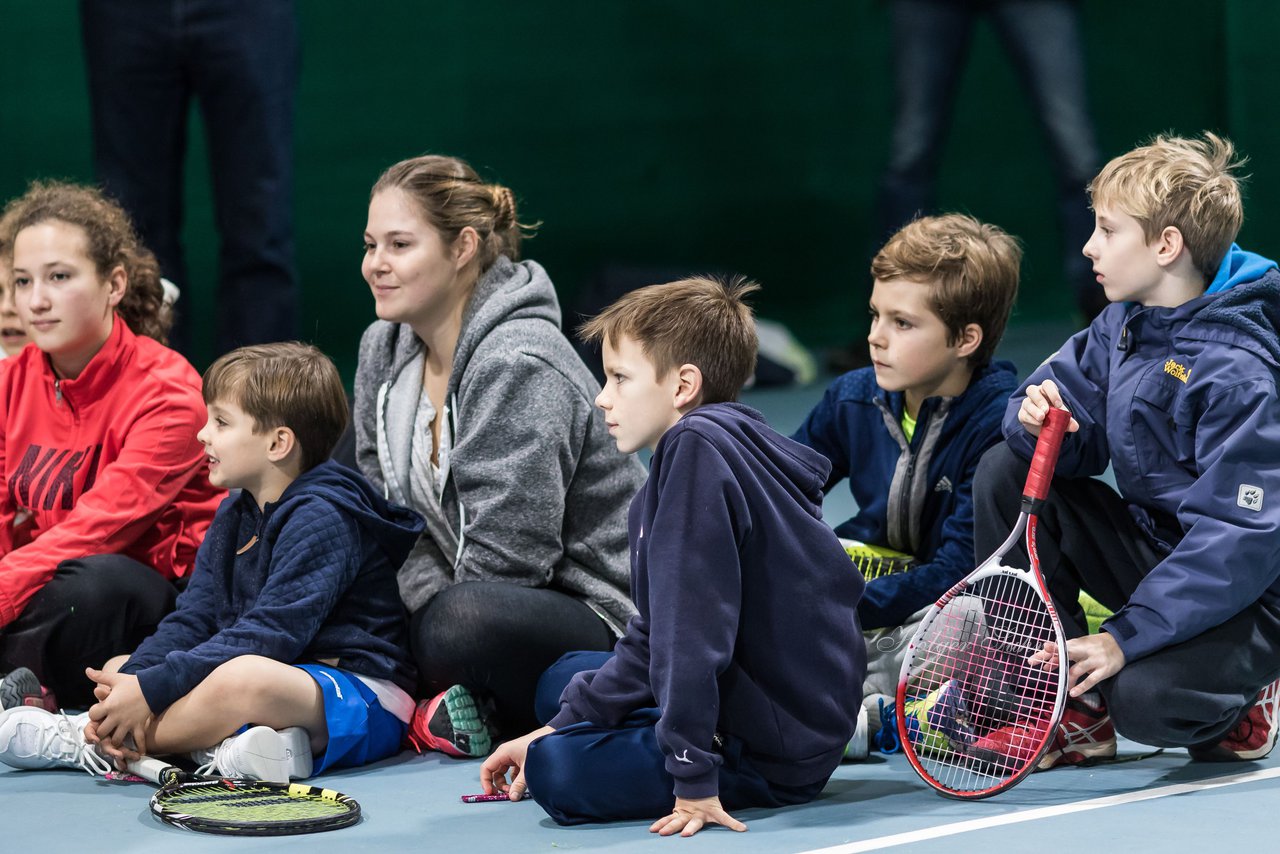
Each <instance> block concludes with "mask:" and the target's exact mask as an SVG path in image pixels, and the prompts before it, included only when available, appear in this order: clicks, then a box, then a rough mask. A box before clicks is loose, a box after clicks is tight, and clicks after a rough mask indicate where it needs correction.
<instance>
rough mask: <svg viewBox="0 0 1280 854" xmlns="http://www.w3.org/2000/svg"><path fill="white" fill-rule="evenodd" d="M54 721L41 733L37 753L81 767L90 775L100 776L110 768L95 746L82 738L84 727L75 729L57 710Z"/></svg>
mask: <svg viewBox="0 0 1280 854" xmlns="http://www.w3.org/2000/svg"><path fill="white" fill-rule="evenodd" d="M56 723H57V726H55V727H51V728H48V729H46V730H45V731H44V733H43V734H42V735H41V739H40V744H39V755H41V756H48V757H51V758H55V759H57V760H58V761H59V762H61V763H62V764H64V765H74V766H76V767H78V768H82V769H84V770H85V771H86V772H87V773H88V774H89V775H90V776H102V775H105V774H106V773H107V772H109V771H110V770H111V763H110V762H108V761H107V760H106V759H104V758H103V757H102V756H101V755H99V753H98V751H97V748H96V746H95V745H92V744H90V743H89V742H87V741H85V740H84V728H83V727H81V728H79V729H77V728H76V725H75V723H74V722H73V721H72V720H71V718H69V717H67V713H66V712H64V711H62V710H59V711H58V720H57V722H56Z"/></svg>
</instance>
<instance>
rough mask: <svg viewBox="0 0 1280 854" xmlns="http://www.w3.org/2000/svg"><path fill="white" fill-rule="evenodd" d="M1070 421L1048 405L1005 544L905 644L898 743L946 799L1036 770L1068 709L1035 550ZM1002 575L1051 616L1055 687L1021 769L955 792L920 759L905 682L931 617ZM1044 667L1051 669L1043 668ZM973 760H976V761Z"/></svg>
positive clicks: (1056, 631) (982, 793)
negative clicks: (1018, 555)
mask: <svg viewBox="0 0 1280 854" xmlns="http://www.w3.org/2000/svg"><path fill="white" fill-rule="evenodd" d="M1070 419H1071V415H1070V413H1068V412H1067V411H1066V410H1064V409H1056V408H1054V409H1050V410H1049V413H1048V415H1047V416H1046V418H1045V423H1044V427H1043V428H1042V430H1041V434H1040V438H1039V440H1038V441H1037V443H1036V450H1035V455H1034V457H1033V459H1032V462H1031V465H1030V467H1029V469H1028V472H1027V482H1026V486H1025V488H1024V489H1023V495H1022V506H1021V512H1020V513H1019V514H1018V519H1017V521H1016V522H1015V523H1014V525H1013V529H1012V530H1011V531H1010V532H1009V536H1007V537H1006V538H1005V540H1004V542H1003V543H1001V544H1000V546H999V547H998V548H997V549H996V550H995V551H994V552H993V553H992V554H991V556H990V557H988V558H987V559H986V560H984V561H983V562H982V563H981V564H979V565H978V567H977V568H976V569H975V570H974V571H973V572H971V573H969V574H968V575H966V576H965V577H964V578H962V579H961V580H960V581H958V582H956V584H955V585H953V586H952V587H951V589H950V590H948V591H947V592H946V593H944V594H943V595H942V596H941V597H940V598H939V599H938V601H937V602H936V603H934V605H933V606H932V607H931V608H930V609H929V610H928V611H927V612H926V613H925V616H924V618H923V619H922V620H921V622H920V626H919V628H918V629H917V630H916V633H915V635H914V637H912V639H911V642H910V644H908V646H907V652H906V657H905V658H904V659H903V662H902V670H901V671H900V673H899V676H898V691H897V697H896V702H897V710H898V713H897V715H896V718H897V727H898V738H899V740H900V743H901V744H902V752H903V754H904V755H906V757H907V761H908V762H910V763H911V767H912V768H913V769H915V772H916V773H917V774H918V775H919V776H920V779H922V780H923V781H924V782H925V783H927V784H928V785H929V786H931V787H932V788H933V789H935V790H936V791H938V792H939V793H940V794H943V795H946V796H947V797H952V798H958V799H960V800H981V799H983V798H989V797H991V796H992V795H998V794H1000V793H1001V792H1004V791H1007V790H1009V789H1011V788H1013V787H1014V786H1016V785H1017V784H1018V783H1020V782H1021V781H1022V780H1024V779H1025V778H1026V777H1027V775H1028V774H1030V773H1031V772H1032V771H1034V770H1035V768H1036V765H1037V763H1039V761H1040V759H1041V758H1042V757H1043V756H1044V754H1045V752H1046V751H1047V750H1048V749H1049V745H1050V744H1051V743H1052V742H1053V738H1054V735H1055V734H1056V733H1057V731H1058V725H1059V724H1060V723H1061V722H1062V715H1063V712H1064V711H1065V709H1066V705H1067V703H1066V700H1067V687H1068V679H1069V674H1068V661H1067V657H1066V641H1065V638H1066V635H1065V634H1064V632H1063V630H1062V621H1061V619H1060V618H1059V617H1058V610H1057V608H1055V607H1054V604H1053V597H1052V596H1050V595H1049V591H1048V587H1047V585H1046V584H1045V580H1044V575H1043V573H1042V572H1041V570H1040V555H1039V553H1038V552H1037V550H1036V515H1037V513H1038V512H1039V510H1040V507H1041V506H1042V505H1043V503H1044V500H1045V498H1047V497H1048V494H1049V485H1050V483H1051V481H1052V479H1053V470H1054V466H1055V465H1056V463H1057V459H1058V453H1059V450H1060V448H1061V445H1062V439H1063V437H1064V435H1065V433H1066V427H1067V424H1068V422H1069V421H1070ZM1019 540H1024V541H1025V544H1026V549H1027V555H1028V556H1029V558H1030V568H1029V569H1025V570H1024V569H1017V568H1014V567H1008V566H1004V565H1003V564H1002V563H1001V562H1000V559H1001V558H1002V557H1004V556H1005V555H1006V554H1008V553H1009V552H1010V551H1011V550H1012V549H1013V548H1014V546H1015V545H1016V544H1017V543H1018V541H1019ZM997 575H1002V576H1005V577H1007V578H1010V579H1016V580H1018V581H1020V582H1022V583H1024V584H1026V585H1027V586H1028V587H1030V588H1031V589H1032V590H1033V591H1034V592H1035V595H1036V597H1037V598H1038V599H1039V600H1040V601H1041V602H1042V603H1043V604H1044V606H1045V611H1046V612H1047V614H1048V616H1049V622H1050V625H1051V627H1052V633H1053V637H1054V640H1055V644H1056V647H1057V656H1056V657H1057V662H1056V669H1055V672H1056V674H1057V683H1058V684H1057V690H1056V694H1055V697H1054V703H1053V708H1052V709H1051V710H1050V715H1049V719H1048V721H1049V723H1048V726H1047V727H1046V728H1045V731H1044V736H1043V737H1042V738H1041V741H1040V743H1039V745H1037V747H1036V750H1035V752H1034V754H1033V755H1031V757H1030V758H1029V759H1027V760H1026V761H1024V763H1023V764H1022V767H1021V768H1020V769H1019V770H1018V771H1017V772H1015V773H1014V774H1013V775H1011V776H1009V777H1007V778H1004V779H1002V780H1000V781H999V782H998V783H996V784H994V785H992V786H988V787H986V788H983V789H971V790H970V789H966V790H958V789H956V788H954V787H951V786H948V785H947V784H945V783H943V782H941V781H939V780H937V779H936V778H935V777H934V776H933V775H932V774H931V773H929V772H928V771H927V770H926V768H925V764H924V762H923V761H922V760H921V758H920V757H919V756H918V755H917V753H916V750H915V747H914V742H913V741H912V739H911V736H910V733H909V732H908V729H907V721H906V714H905V713H904V712H905V709H906V703H907V696H906V694H907V686H908V684H909V682H910V679H911V675H912V664H913V663H916V662H915V654H916V650H917V648H918V647H919V646H920V642H921V640H923V639H924V638H925V637H926V636H927V634H928V632H929V629H930V627H931V626H932V625H933V623H934V621H935V620H936V619H937V618H938V617H939V616H941V615H942V613H943V612H944V610H945V609H946V607H947V606H948V605H950V604H951V603H952V602H953V601H955V600H956V599H957V598H959V597H961V596H964V595H965V591H967V590H969V589H970V588H971V587H972V586H973V585H974V584H976V583H977V582H978V581H981V580H983V579H986V578H991V577H994V576H997ZM1045 669H1046V670H1048V669H1049V668H1045ZM975 761H976V760H975Z"/></svg>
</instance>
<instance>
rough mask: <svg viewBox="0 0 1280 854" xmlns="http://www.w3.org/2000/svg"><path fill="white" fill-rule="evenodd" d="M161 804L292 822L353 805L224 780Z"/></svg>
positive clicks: (204, 813) (216, 816) (225, 816)
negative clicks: (227, 783)
mask: <svg viewBox="0 0 1280 854" xmlns="http://www.w3.org/2000/svg"><path fill="white" fill-rule="evenodd" d="M160 803H161V806H162V807H163V808H164V809H165V810H167V811H171V812H178V813H181V814H182V815H183V816H184V817H189V818H192V817H194V818H202V819H210V820H216V821H230V822H261V821H292V820H304V819H314V818H318V817H324V816H335V815H342V814H344V813H347V812H349V811H350V807H349V806H348V805H347V804H345V803H343V802H342V801H339V800H333V799H327V798H322V797H320V796H318V795H296V794H290V793H289V792H288V791H287V790H281V789H275V788H260V787H252V786H250V787H237V788H235V789H231V788H228V787H226V786H224V785H222V784H221V783H210V784H206V785H197V786H190V787H187V788H182V789H178V790H177V791H175V792H172V793H170V794H168V795H166V796H164V797H163V798H162V799H161V801H160Z"/></svg>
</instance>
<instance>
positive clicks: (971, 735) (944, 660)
mask: <svg viewBox="0 0 1280 854" xmlns="http://www.w3.org/2000/svg"><path fill="white" fill-rule="evenodd" d="M1055 638H1056V634H1055V631H1054V627H1053V621H1052V618H1051V617H1050V616H1049V612H1048V609H1047V607H1046V605H1045V603H1044V601H1043V600H1042V599H1041V598H1040V596H1039V595H1038V593H1037V591H1036V590H1035V589H1034V588H1033V587H1032V586H1031V584H1029V583H1028V582H1027V581H1026V580H1025V578H1024V577H1022V576H1019V575H1012V574H1006V573H999V574H996V575H992V576H987V577H985V578H982V579H979V580H978V581H976V582H975V583H974V584H972V585H971V586H970V587H969V588H967V589H966V590H965V591H964V593H963V594H962V595H960V596H957V597H956V598H954V599H953V600H952V601H951V602H950V603H949V604H948V605H947V606H946V608H944V609H943V611H942V612H941V613H939V614H938V615H937V616H936V617H935V618H934V620H933V621H932V622H931V623H930V625H929V626H928V629H927V630H926V631H925V632H923V633H922V634H921V636H920V637H918V638H917V639H916V641H915V644H914V646H913V650H912V655H911V661H910V664H909V667H908V670H909V675H908V679H907V684H906V686H905V692H904V700H905V702H904V704H903V709H902V710H901V713H900V714H901V715H902V721H903V723H904V726H905V729H906V731H907V732H906V734H907V737H908V740H909V741H910V743H911V747H912V750H913V752H914V754H915V756H916V758H917V759H918V760H919V762H920V764H921V766H922V770H923V771H924V773H925V774H926V775H928V776H929V777H931V778H932V780H933V781H934V782H935V783H936V784H938V785H939V786H940V787H941V788H943V789H945V790H947V791H951V792H955V793H976V792H982V791H985V790H988V789H991V788H993V787H995V786H997V785H1000V784H1001V783H1002V782H1004V781H1006V780H1009V779H1011V778H1013V777H1015V776H1020V775H1021V774H1022V773H1023V772H1024V771H1025V770H1026V769H1027V768H1028V766H1029V765H1030V763H1031V762H1033V761H1034V760H1035V759H1037V758H1038V756H1039V754H1040V752H1041V748H1042V747H1043V746H1044V745H1045V743H1046V742H1047V740H1048V738H1049V736H1050V735H1051V732H1050V725H1051V722H1052V713H1053V709H1054V708H1055V706H1056V704H1057V699H1058V697H1059V696H1060V693H1059V686H1060V682H1061V680H1060V675H1059V673H1058V672H1057V670H1056V669H1047V668H1045V667H1043V666H1041V665H1040V664H1038V663H1033V662H1031V661H1030V660H1029V659H1030V657H1031V656H1032V655H1033V654H1035V653H1036V652H1039V651H1041V650H1043V649H1044V646H1045V643H1046V642H1049V641H1053V640H1054V639H1055Z"/></svg>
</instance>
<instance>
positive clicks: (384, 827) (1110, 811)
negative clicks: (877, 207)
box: [0, 325, 1280, 854]
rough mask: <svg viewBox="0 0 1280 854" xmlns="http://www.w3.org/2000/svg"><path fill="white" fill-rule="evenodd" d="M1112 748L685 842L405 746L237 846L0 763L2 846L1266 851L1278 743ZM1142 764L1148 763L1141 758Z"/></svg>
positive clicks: (1043, 331) (1025, 366) (1015, 351)
mask: <svg viewBox="0 0 1280 854" xmlns="http://www.w3.org/2000/svg"><path fill="white" fill-rule="evenodd" d="M1069 332H1070V328H1069V327H1067V326H1066V325H1062V326H1051V327H1046V326H1024V327H1015V328H1014V329H1012V330H1010V333H1009V335H1008V336H1007V338H1006V341H1005V344H1004V345H1003V346H1002V348H1001V356H1002V357H1005V358H1011V359H1013V360H1014V361H1015V362H1016V363H1017V365H1018V367H1019V369H1020V371H1021V373H1022V374H1024V375H1025V374H1026V373H1028V372H1029V371H1030V370H1031V369H1032V368H1034V367H1035V365H1036V364H1038V363H1039V361H1040V360H1041V359H1043V358H1044V357H1045V356H1046V355H1048V353H1049V351H1050V350H1052V349H1053V348H1054V347H1056V346H1057V345H1058V344H1059V343H1061V342H1062V341H1063V340H1064V339H1065V338H1066V336H1067V335H1068V334H1069ZM822 387H823V386H822V384H821V383H820V384H817V385H814V386H811V387H808V388H803V389H786V390H782V391H772V390H766V391H759V392H753V393H750V394H749V395H747V396H746V397H745V401H746V402H747V403H749V404H751V405H753V406H756V407H758V408H759V409H760V410H761V411H762V412H764V414H765V416H766V417H768V418H769V420H770V422H771V423H772V424H773V425H774V426H775V427H776V428H777V429H779V430H780V431H782V432H790V431H791V430H792V429H794V428H795V427H796V426H797V425H798V424H799V422H800V420H801V418H803V416H804V414H805V412H807V410H808V408H809V407H810V406H812V404H813V403H814V402H815V401H816V400H817V399H818V398H819V397H820V395H821V393H822ZM853 509H854V508H853V505H852V503H851V499H850V498H849V497H848V493H847V491H845V490H844V489H843V487H840V488H837V490H836V491H835V492H834V493H833V495H831V496H829V497H828V500H827V506H826V515H827V518H828V520H829V521H831V522H832V524H835V523H837V522H840V521H843V520H844V519H846V518H848V516H849V515H850V514H851V513H852V511H853ZM1149 753H1151V750H1150V748H1145V747H1142V746H1140V745H1136V744H1132V743H1128V742H1121V745H1120V754H1121V756H1120V758H1121V759H1126V760H1131V761H1122V762H1117V763H1114V764H1107V765H1099V766H1095V767H1093V768H1063V769H1055V770H1053V771H1049V772H1045V773H1040V774H1035V775H1033V776H1031V777H1030V778H1028V779H1027V780H1026V781H1025V782H1023V783H1022V784H1021V785H1019V786H1018V787H1017V788H1015V789H1013V790H1012V791H1010V792H1007V793H1005V794H1004V795H999V796H997V797H995V798H992V799H989V800H985V801H979V802H962V801H956V800H951V799H947V798H943V797H941V796H939V795H937V794H935V793H934V792H933V791H932V790H930V789H928V788H927V787H926V786H925V785H924V784H923V783H921V782H920V781H919V779H918V778H917V777H916V776H915V773H914V772H913V771H912V770H911V768H910V766H909V765H908V764H907V762H906V760H905V759H904V758H903V757H902V756H901V755H898V756H892V757H880V756H873V757H872V758H871V759H870V760H869V761H867V762H864V763H858V764H846V765H843V766H841V767H840V769H839V770H837V771H836V774H835V776H834V777H833V778H832V780H831V782H830V784H829V785H828V786H827V789H826V791H825V792H824V793H823V795H822V796H821V797H820V798H819V799H817V800H816V801H814V802H813V803H811V804H806V805H804V806H800V807H792V808H787V809H782V810H776V811H767V810H755V811H746V812H743V813H740V814H738V818H740V819H742V820H743V821H745V822H746V823H747V825H748V827H749V830H748V831H747V832H746V833H744V834H735V833H731V832H729V831H725V830H723V829H719V828H712V829H710V830H706V831H703V832H702V833H700V834H698V835H697V836H695V837H693V838H692V839H678V838H676V839H660V838H658V837H656V836H654V835H651V834H649V833H648V832H647V827H648V823H647V822H635V823H623V824H612V825H605V826H586V827H576V828H561V827H557V826H556V825H555V824H554V823H553V822H552V821H551V820H550V819H549V818H547V817H546V815H545V814H543V812H542V811H541V810H540V809H539V808H538V807H537V805H536V804H534V803H533V802H531V801H526V802H523V803H520V804H510V803H487V804H463V803H461V802H460V801H459V800H458V798H459V796H460V795H463V794H469V793H473V792H477V791H479V785H478V783H477V780H478V775H479V763H478V762H462V761H457V760H452V759H446V758H444V757H442V756H440V755H439V754H424V755H421V756H418V755H415V754H412V753H408V752H405V753H401V754H400V755H399V756H396V757H393V758H392V759H389V760H386V761H384V762H381V763H378V764H377V765H373V766H369V767H366V768H362V769H359V770H355V771H339V772H335V773H332V774H328V775H325V776H324V777H323V778H321V779H322V780H323V782H324V785H326V786H328V787H330V788H334V789H337V790H339V791H342V792H345V793H346V794H348V795H351V796H352V797H354V798H356V799H357V800H359V801H360V803H361V805H362V806H363V809H364V818H363V820H362V821H361V823H360V824H358V825H356V826H354V827H351V828H348V829H345V830H340V831H335V832H333V833H328V834H323V835H321V836H315V837H306V836H302V837H289V838H285V839H238V840H231V839H228V838H226V837H216V836H206V835H202V834H196V833H191V832H189V831H183V830H177V829H173V828H170V827H168V826H165V825H161V824H159V823H158V822H157V821H155V820H154V819H152V818H151V816H150V814H149V812H148V810H147V799H148V798H149V796H150V793H151V791H152V790H151V787H150V786H147V785H145V784H139V783H133V784H130V783H109V782H106V781H103V780H101V779H100V778H90V777H89V776H88V775H86V774H84V773H82V772H79V771H40V772H18V771H10V770H8V769H5V768H3V767H2V766H0V804H3V807H2V808H0V852H19V851H41V852H48V851H54V852H61V851H97V850H107V851H112V852H120V851H125V852H152V851H154V852H166V854H168V852H171V851H174V850H175V849H178V850H182V851H184V852H193V853H194V854H198V853H199V852H213V851H233V850H234V851H258V850H261V851H267V850H270V851H273V852H274V851H282V852H289V851H297V852H308V851H312V850H314V849H315V848H316V846H323V850H325V851H335V852H346V851H379V852H386V851H416V852H424V851H442V852H449V853H450V854H461V852H470V851H477V852H480V851H485V852H488V851H500V852H503V854H516V852H526V851H529V852H549V854H550V852H559V851H606V852H616V854H625V852H632V851H650V852H651V851H655V850H658V849H661V850H663V851H673V850H676V849H679V850H682V851H717V852H718V851H732V852H742V854H750V853H751V852H817V851H822V852H826V853H827V854H837V852H839V854H846V852H848V854H852V852H856V851H878V850H883V849H888V850H891V851H902V852H911V851H928V850H935V851H936V850H945V851H947V852H949V854H951V853H953V854H962V852H983V854H989V852H993V851H999V852H1005V851H1009V852H1037V854H1056V852H1064V854H1065V853H1068V852H1069V854H1084V852H1086V851H1095V850H1103V851H1115V850H1127V851H1138V852H1143V851H1160V852H1168V854H1180V852H1196V854H1203V852H1206V851H1214V850H1222V849H1225V848H1228V847H1230V848H1232V849H1234V848H1235V847H1237V846H1239V845H1243V846H1247V848H1248V849H1249V850H1254V851H1271V850H1275V849H1272V848H1271V845H1272V844H1274V843H1272V842H1268V841H1267V840H1268V839H1270V838H1272V837H1273V836H1274V835H1275V832H1274V831H1273V830H1270V828H1272V827H1273V825H1272V824H1271V822H1272V821H1273V820H1274V815H1275V814H1274V813H1272V812H1271V811H1272V810H1273V809H1276V804H1278V803H1280V751H1277V754H1276V755H1275V756H1272V757H1270V758H1268V759H1267V760H1265V761H1263V762H1246V763H1231V764H1200V763H1193V762H1190V761H1189V760H1188V758H1187V754H1186V752H1185V751H1183V750H1169V751H1165V752H1163V753H1160V754H1158V755H1155V756H1146V754H1149ZM1143 757H1145V758H1143Z"/></svg>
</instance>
